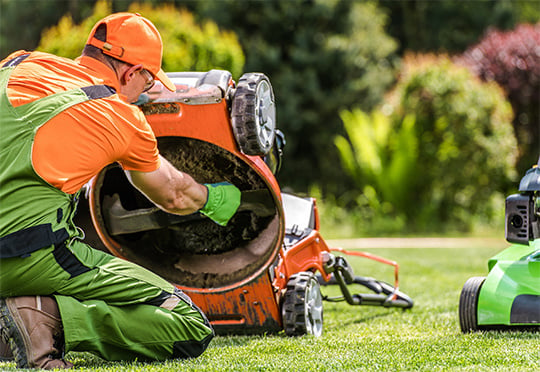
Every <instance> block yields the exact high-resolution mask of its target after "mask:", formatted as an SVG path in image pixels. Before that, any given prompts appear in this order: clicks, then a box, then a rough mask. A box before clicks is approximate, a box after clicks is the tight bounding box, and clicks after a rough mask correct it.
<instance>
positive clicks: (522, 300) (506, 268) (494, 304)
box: [459, 158, 540, 332]
mask: <svg viewBox="0 0 540 372" xmlns="http://www.w3.org/2000/svg"><path fill="white" fill-rule="evenodd" d="M505 220H506V229H505V234H506V240H508V242H510V243H514V244H512V245H511V246H510V247H508V248H507V249H505V250H504V251H502V252H500V253H499V254H497V255H496V256H495V257H493V258H491V259H490V260H489V261H488V269H489V273H488V275H487V277H473V278H470V279H469V280H467V281H466V282H465V285H464V286H463V290H462V291H461V296H460V300H459V319H460V326H461V330H462V331H463V332H470V331H478V330H490V329H516V328H520V329H529V330H536V331H540V158H539V159H538V165H536V166H534V167H533V168H531V169H530V170H529V171H527V173H526V174H525V176H524V177H523V178H522V179H521V182H520V184H519V194H514V195H510V196H509V197H507V198H506V213H505Z"/></svg>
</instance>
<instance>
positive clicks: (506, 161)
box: [338, 56, 517, 231]
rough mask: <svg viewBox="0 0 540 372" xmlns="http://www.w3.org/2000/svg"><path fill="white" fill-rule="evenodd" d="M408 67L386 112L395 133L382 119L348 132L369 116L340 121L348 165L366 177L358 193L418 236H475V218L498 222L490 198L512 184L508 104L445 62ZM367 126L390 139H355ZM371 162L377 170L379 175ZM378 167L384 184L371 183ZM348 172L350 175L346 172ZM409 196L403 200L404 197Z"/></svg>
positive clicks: (427, 60)
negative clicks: (471, 232)
mask: <svg viewBox="0 0 540 372" xmlns="http://www.w3.org/2000/svg"><path fill="white" fill-rule="evenodd" d="M403 67H404V68H403V70H402V72H403V74H402V76H401V78H400V80H399V82H398V84H397V86H396V88H395V89H394V90H393V91H392V92H391V93H390V95H389V97H388V103H387V104H386V105H385V106H383V108H382V110H383V112H387V113H391V114H390V119H391V123H392V125H391V127H390V129H388V128H386V129H381V128H382V127H387V126H388V123H389V121H385V120H381V119H378V118H379V117H380V115H381V114H379V113H377V114H373V115H372V116H371V120H369V121H370V123H369V124H370V125H367V124H361V125H358V124H357V125H355V126H353V125H351V123H352V122H353V121H356V122H357V123H359V122H361V121H366V120H367V119H366V118H367V117H366V116H365V114H362V113H359V112H356V113H353V114H347V115H345V116H343V118H344V122H345V126H346V128H347V132H348V133H349V141H350V146H351V150H350V151H349V153H350V155H349V157H352V156H353V155H352V154H353V153H355V154H356V155H355V156H356V167H357V169H358V170H356V172H357V173H358V174H361V175H363V176H362V177H356V178H355V179H356V182H357V183H360V185H359V186H360V187H359V189H360V190H362V189H365V182H366V181H368V182H370V184H371V185H372V186H373V187H375V190H376V191H377V196H378V197H379V198H380V199H381V201H384V202H389V203H390V204H391V205H392V206H393V207H394V208H395V210H396V211H397V212H398V214H403V215H404V216H405V218H406V220H407V225H408V226H412V227H414V228H415V229H418V230H419V231H429V230H431V231H433V230H440V227H441V226H443V227H444V226H445V225H448V226H450V227H452V228H459V229H461V230H467V229H470V228H471V227H472V226H471V224H472V218H473V216H474V215H482V216H484V217H485V218H486V219H489V217H490V216H493V213H494V211H493V209H492V204H491V200H492V198H494V197H497V196H498V192H499V191H501V190H504V189H505V187H506V186H508V182H509V181H510V180H513V181H515V176H516V174H515V171H514V163H515V160H516V155H517V146H516V140H515V137H514V135H513V130H512V125H511V120H512V109H511V107H510V104H509V103H508V102H507V101H506V100H505V97H504V93H503V91H502V89H501V88H500V87H499V86H498V85H497V84H495V83H493V82H492V83H483V82H481V81H480V80H478V79H477V78H476V77H475V76H474V75H473V74H472V73H470V72H469V71H468V70H467V69H465V68H462V67H458V66H456V65H454V64H453V63H452V62H451V61H450V59H449V58H447V57H436V56H408V57H407V58H406V59H405V62H404V66H403ZM351 115H352V116H351ZM355 116H356V118H355ZM411 116H413V117H414V118H415V120H414V121H411V120H412V119H411ZM358 117H359V119H358ZM347 122H350V123H347ZM370 126H371V127H373V129H372V131H373V133H377V132H378V131H380V132H384V133H386V134H385V136H381V137H380V138H384V140H382V141H380V140H374V139H372V138H375V137H376V136H375V137H374V136H372V135H370V134H369V133H368V134H364V135H362V136H358V133H360V132H361V131H362V130H363V129H361V128H362V127H368V128H369V127H370ZM357 127H359V128H357ZM412 129H414V133H415V135H414V136H412V135H411V134H410V131H411V130H412ZM339 142H343V140H339V139H338V147H341V148H342V149H343V148H346V146H345V145H344V144H343V143H341V144H340V143H339ZM370 142H376V143H377V149H378V150H377V151H376V152H374V153H375V157H373V155H371V160H369V158H368V156H367V155H364V153H365V152H366V149H365V147H367V148H369V147H370V146H371V145H370ZM343 153H344V152H343V150H342V154H343ZM374 159H375V160H374ZM366 160H368V161H369V162H366ZM374 161H377V162H379V163H380V166H379V165H377V166H376V167H374V166H373V162H374ZM379 167H380V169H384V171H383V172H381V173H380V175H379V176H377V177H378V178H379V179H377V177H375V179H374V180H373V181H369V180H370V179H371V178H372V176H370V173H373V169H376V168H379ZM345 169H349V172H351V171H350V167H349V166H346V167H345ZM401 187H403V190H402V189H401ZM392 191H393V192H394V193H396V195H392ZM404 191H406V195H400V194H401V193H402V192H404Z"/></svg>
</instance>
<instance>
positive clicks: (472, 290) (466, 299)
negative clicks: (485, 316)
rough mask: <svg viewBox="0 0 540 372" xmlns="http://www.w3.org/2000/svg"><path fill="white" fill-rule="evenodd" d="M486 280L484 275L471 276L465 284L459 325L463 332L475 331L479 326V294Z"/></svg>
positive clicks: (461, 296) (460, 300) (462, 291)
mask: <svg viewBox="0 0 540 372" xmlns="http://www.w3.org/2000/svg"><path fill="white" fill-rule="evenodd" d="M485 280H486V278H485V277H483V276H475V277H473V278H469V280H467V281H466V282H465V284H464V285H463V289H462V290H461V295H460V297H459V325H460V326H461V332H463V333H468V332H475V331H478V330H479V327H478V295H479V294H480V288H481V287H482V284H484V281H485Z"/></svg>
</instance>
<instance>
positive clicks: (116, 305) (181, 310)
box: [0, 240, 214, 360]
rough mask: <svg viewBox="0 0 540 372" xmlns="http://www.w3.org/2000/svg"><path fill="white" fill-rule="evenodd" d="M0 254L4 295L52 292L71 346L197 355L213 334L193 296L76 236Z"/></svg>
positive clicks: (133, 354)
mask: <svg viewBox="0 0 540 372" xmlns="http://www.w3.org/2000/svg"><path fill="white" fill-rule="evenodd" d="M68 245H69V247H66V245H64V244H61V245H59V246H57V247H54V246H51V247H49V248H44V249H40V250H38V251H35V252H33V253H32V254H31V255H30V256H28V257H15V258H4V259H0V296H1V297H14V296H25V295H53V296H54V297H55V299H56V301H57V303H58V307H59V309H60V315H61V317H62V324H63V328H64V337H65V343H66V352H67V351H87V352H91V353H94V354H96V355H98V356H100V357H102V358H104V359H106V360H134V359H136V358H137V359H139V360H165V359H169V358H190V357H196V356H198V355H200V354H201V353H202V352H203V351H204V350H205V349H206V347H207V346H208V343H209V342H210V340H211V339H212V337H213V335H214V333H213V330H212V328H211V326H210V324H209V322H208V320H207V319H206V317H205V316H204V314H202V312H201V311H200V310H199V309H198V308H197V307H196V306H195V305H194V304H192V303H191V300H190V299H189V297H187V296H186V295H185V294H184V293H182V292H181V291H179V290H178V289H175V287H174V286H173V285H172V284H170V283H168V282H167V281H165V280H164V279H162V278H160V277H159V276H157V275H155V274H153V273H151V272H150V271H148V270H146V269H144V268H142V267H140V266H138V265H136V264H133V263H131V262H128V261H125V260H123V259H120V258H117V257H114V256H111V255H110V254H107V253H104V252H102V251H99V250H96V249H93V248H91V247H89V246H88V245H86V244H84V243H82V242H80V241H78V240H75V241H73V242H72V243H71V244H68Z"/></svg>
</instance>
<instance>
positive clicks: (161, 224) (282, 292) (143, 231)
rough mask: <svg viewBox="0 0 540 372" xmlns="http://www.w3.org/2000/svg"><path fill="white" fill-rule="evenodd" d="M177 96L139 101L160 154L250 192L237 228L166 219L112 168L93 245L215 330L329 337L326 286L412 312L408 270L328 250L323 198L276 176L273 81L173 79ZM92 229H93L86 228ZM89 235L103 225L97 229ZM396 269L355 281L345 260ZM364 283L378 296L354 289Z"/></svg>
mask: <svg viewBox="0 0 540 372" xmlns="http://www.w3.org/2000/svg"><path fill="white" fill-rule="evenodd" d="M169 77H170V78H171V80H172V81H173V82H174V83H175V84H176V87H177V91H176V92H175V93H171V92H169V91H167V90H166V89H163V87H162V86H161V85H160V84H156V86H155V87H154V88H153V89H152V90H150V91H149V92H148V93H147V94H145V95H143V96H141V98H140V100H139V103H140V105H141V108H142V110H143V112H144V113H145V115H146V116H147V119H148V121H149V123H150V125H151V126H152V128H153V130H154V132H155V134H156V137H157V140H158V147H159V150H160V152H161V154H162V155H163V156H165V157H166V158H167V159H168V160H169V161H170V162H171V163H172V164H174V165H175V166H176V167H177V168H178V169H180V170H182V171H184V172H187V173H189V174H191V175H192V176H193V177H194V178H195V179H196V180H197V181H198V182H200V183H215V182H222V181H227V182H230V183H232V184H234V185H236V186H237V187H238V188H239V189H240V190H241V192H242V202H241V206H240V208H239V210H238V212H237V213H236V214H235V216H233V218H232V219H231V221H230V222H229V224H228V225H227V226H224V227H223V226H219V225H217V224H215V223H213V222H212V221H210V220H209V219H207V218H205V217H204V216H202V215H201V214H199V213H196V214H193V215H189V216H177V215H171V214H167V213H165V212H163V211H161V210H159V209H157V208H156V207H154V206H153V205H152V204H151V203H150V202H149V201H148V200H147V199H146V198H145V197H144V196H143V195H141V194H140V193H139V192H138V191H137V190H136V189H135V188H134V187H132V186H131V184H130V183H129V182H128V181H127V179H126V177H125V175H124V172H123V171H122V170H121V169H120V167H119V166H117V165H114V164H113V165H110V166H109V167H107V168H106V169H104V170H103V171H102V172H101V173H100V174H99V175H98V176H97V177H96V178H95V179H94V180H93V182H92V184H91V186H90V187H89V190H88V195H89V196H88V197H89V209H90V215H91V218H92V222H93V226H94V227H95V230H94V233H95V234H97V237H98V238H99V239H95V237H94V240H93V241H92V234H90V237H89V240H90V241H89V242H90V243H91V244H94V245H95V246H97V247H100V246H101V248H102V249H106V250H108V251H110V252H111V253H112V254H114V255H117V256H119V257H123V258H125V259H127V260H130V261H133V262H136V263H138V264H140V265H142V266H144V267H146V268H148V269H150V270H152V271H154V272H156V273H157V274H159V275H161V276H162V277H164V278H166V279H167V280H169V281H170V282H172V283H174V284H175V285H177V286H178V288H180V289H182V290H183V291H185V292H186V293H188V294H189V295H190V297H191V298H192V299H193V301H194V302H195V303H196V304H197V305H198V306H199V307H200V308H201V309H202V310H203V311H204V312H205V313H206V314H207V316H208V318H209V320H210V321H211V323H212V324H213V325H214V327H215V329H216V331H217V333H261V332H277V331H281V330H285V332H286V333H287V334H288V335H300V334H314V335H320V334H321V332H322V323H323V316H322V313H323V309H322V301H323V296H322V295H321V292H320V283H319V282H322V283H324V284H337V285H338V286H339V287H340V288H341V293H342V295H343V296H342V297H341V298H331V299H329V300H332V301H338V300H345V301H347V302H348V303H349V304H351V305H373V306H384V307H400V308H410V307H412V306H413V302H412V300H411V299H410V298H409V297H408V296H407V295H405V294H403V293H402V292H400V291H399V290H398V265H397V264H396V263H395V262H393V261H389V260H386V259H383V258H380V257H377V256H374V255H370V254H368V253H363V252H347V251H343V250H339V249H333V248H329V247H328V246H327V244H326V243H325V241H324V239H323V238H322V237H321V235H320V234H319V226H320V222H319V216H318V213H317V206H316V203H315V200H314V199H313V198H300V197H297V196H294V195H290V194H285V193H281V191H280V187H279V185H278V183H277V181H276V178H275V176H274V174H275V172H276V171H277V170H278V169H279V166H280V164H281V151H282V148H283V145H284V137H283V135H282V133H281V132H280V131H279V130H277V129H276V114H275V105H274V94H273V91H272V87H271V85H270V82H269V80H268V78H267V77H266V76H265V75H263V74H260V73H248V74H244V75H243V76H242V77H241V79H240V80H239V81H238V84H235V82H234V81H233V80H232V78H231V74H230V73H229V72H228V71H222V70H211V71H208V72H183V73H171V74H169ZM81 224H83V225H84V222H81ZM85 228H86V230H93V229H92V228H91V227H90V226H88V224H87V225H86V226H85ZM347 255H353V256H361V257H364V258H368V259H375V260H377V261H379V262H382V263H384V264H389V265H392V266H393V267H394V272H395V278H394V281H395V282H394V284H393V285H390V284H387V283H384V282H381V281H378V280H375V279H372V278H364V277H358V276H355V275H354V274H353V272H352V269H351V267H350V265H349V264H348V262H347V260H346V258H345V256H347ZM353 284H359V285H361V286H363V287H364V288H367V289H368V290H369V291H370V293H351V291H350V289H349V288H350V287H351V285H353Z"/></svg>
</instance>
